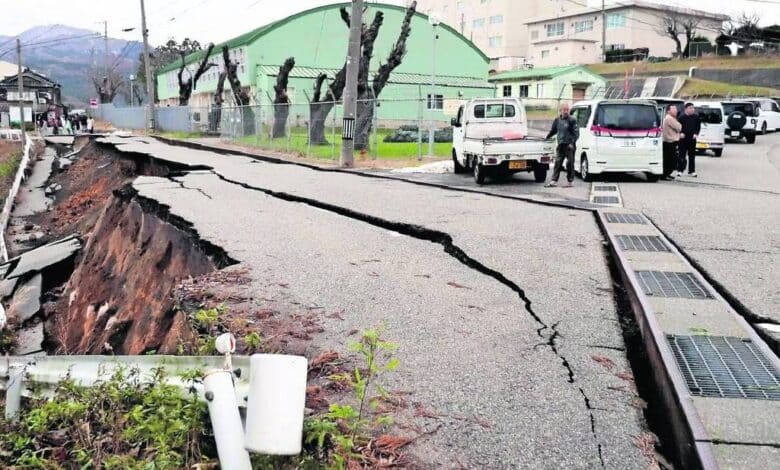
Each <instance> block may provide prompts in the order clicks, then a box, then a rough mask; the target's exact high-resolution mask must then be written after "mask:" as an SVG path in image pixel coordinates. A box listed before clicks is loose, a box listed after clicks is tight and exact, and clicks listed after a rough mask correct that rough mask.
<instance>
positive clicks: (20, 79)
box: [16, 38, 32, 144]
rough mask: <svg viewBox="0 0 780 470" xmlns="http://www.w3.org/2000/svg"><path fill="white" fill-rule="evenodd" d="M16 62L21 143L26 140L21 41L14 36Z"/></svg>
mask: <svg viewBox="0 0 780 470" xmlns="http://www.w3.org/2000/svg"><path fill="white" fill-rule="evenodd" d="M16 63H17V68H18V69H17V75H16V81H17V82H19V83H18V85H19V87H18V90H19V129H20V130H21V132H22V144H24V143H26V140H27V134H26V133H25V131H24V100H23V99H22V93H23V91H24V77H23V75H22V41H21V40H20V39H19V38H16ZM30 114H32V108H31V109H30Z"/></svg>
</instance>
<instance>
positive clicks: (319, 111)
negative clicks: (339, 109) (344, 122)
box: [309, 101, 335, 145]
mask: <svg viewBox="0 0 780 470" xmlns="http://www.w3.org/2000/svg"><path fill="white" fill-rule="evenodd" d="M334 105H335V103H334V102H333V101H325V102H321V103H315V102H312V103H309V140H310V142H311V144H312V145H328V144H329V142H328V139H327V138H326V137H325V125H326V124H327V122H326V121H327V119H328V114H330V111H331V110H332V109H333V106H334Z"/></svg>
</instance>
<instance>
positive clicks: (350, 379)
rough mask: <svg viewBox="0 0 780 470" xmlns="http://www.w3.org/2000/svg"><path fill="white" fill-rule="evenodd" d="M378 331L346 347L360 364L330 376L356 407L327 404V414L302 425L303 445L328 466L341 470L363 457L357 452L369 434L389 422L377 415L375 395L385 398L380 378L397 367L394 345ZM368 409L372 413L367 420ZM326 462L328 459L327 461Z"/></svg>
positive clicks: (388, 419)
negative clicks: (342, 386)
mask: <svg viewBox="0 0 780 470" xmlns="http://www.w3.org/2000/svg"><path fill="white" fill-rule="evenodd" d="M381 334H382V328H374V329H369V330H366V331H364V332H363V333H361V335H360V340H359V341H354V342H352V343H350V344H349V349H350V351H352V352H355V353H358V355H359V357H360V358H361V364H360V365H358V366H356V367H355V368H354V370H352V371H351V372H348V373H343V374H337V375H334V376H331V379H332V380H334V381H338V382H342V383H345V384H347V385H349V386H350V387H351V389H352V390H353V393H354V398H355V402H356V403H357V405H356V407H353V406H352V405H349V404H335V403H334V404H331V405H330V408H329V410H328V412H327V413H325V414H324V415H322V416H320V417H316V418H312V419H309V420H307V421H306V423H305V431H304V433H305V438H304V440H305V442H306V443H307V444H309V445H313V446H314V447H315V448H316V449H317V451H318V452H319V453H321V454H323V453H324V454H328V446H329V445H330V450H331V452H330V458H331V459H332V467H333V468H338V469H343V468H347V466H349V464H350V462H354V463H359V462H361V461H362V460H363V459H364V456H363V455H362V454H361V453H360V452H359V451H360V450H361V449H364V448H365V447H366V445H367V444H368V443H369V441H370V440H371V436H372V434H373V433H374V432H375V431H376V430H378V429H381V428H384V427H386V426H389V425H391V424H392V423H393V420H392V417H391V416H390V415H389V414H385V413H378V412H376V411H377V407H378V405H379V400H378V398H369V397H372V396H374V395H375V394H378V396H379V397H381V398H384V397H387V395H388V394H387V391H386V390H385V389H384V388H383V387H382V385H381V384H380V380H379V379H380V378H381V376H382V375H383V374H385V373H387V372H392V371H394V370H396V369H397V368H398V366H399V365H400V361H399V360H398V358H396V357H395V356H394V355H393V354H394V352H395V351H396V350H397V349H398V345H397V344H395V343H392V342H389V341H385V340H383V339H382V337H381ZM369 408H370V409H371V410H373V411H374V413H373V416H371V417H369ZM329 460H330V459H329Z"/></svg>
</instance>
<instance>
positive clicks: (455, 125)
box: [450, 118, 460, 127]
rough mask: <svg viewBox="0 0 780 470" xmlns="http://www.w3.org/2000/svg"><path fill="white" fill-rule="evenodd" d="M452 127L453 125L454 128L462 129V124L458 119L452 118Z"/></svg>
mask: <svg viewBox="0 0 780 470" xmlns="http://www.w3.org/2000/svg"><path fill="white" fill-rule="evenodd" d="M450 125H451V126H452V127H460V123H459V122H458V119H457V118H452V119H450Z"/></svg>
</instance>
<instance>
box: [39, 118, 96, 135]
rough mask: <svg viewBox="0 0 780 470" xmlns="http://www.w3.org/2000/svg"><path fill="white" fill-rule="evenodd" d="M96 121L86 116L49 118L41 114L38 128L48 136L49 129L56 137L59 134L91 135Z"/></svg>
mask: <svg viewBox="0 0 780 470" xmlns="http://www.w3.org/2000/svg"><path fill="white" fill-rule="evenodd" d="M93 125H94V120H93V119H92V118H91V117H87V115H86V114H75V115H70V116H65V115H63V116H60V117H59V118H57V117H49V118H48V119H47V117H46V115H44V114H41V116H40V117H39V118H38V128H39V129H40V131H41V132H42V133H45V134H48V133H49V132H48V130H49V128H51V133H52V134H54V135H59V134H75V133H76V132H84V133H88V134H91V133H92V130H93Z"/></svg>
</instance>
